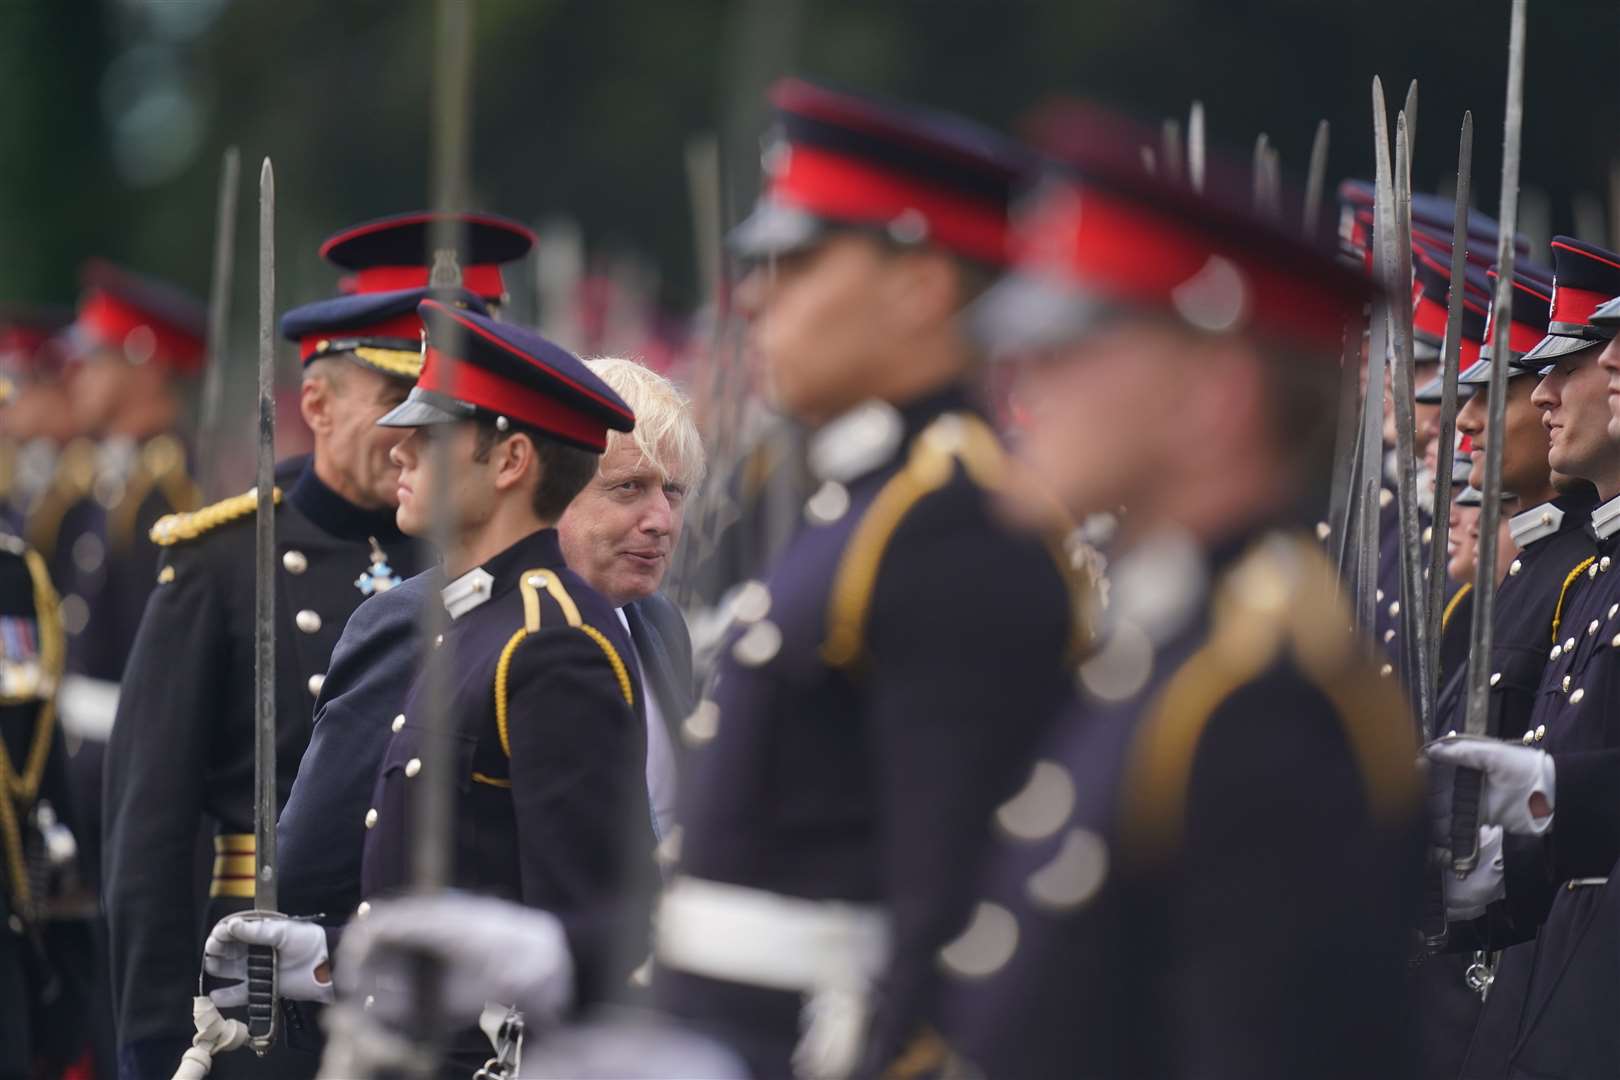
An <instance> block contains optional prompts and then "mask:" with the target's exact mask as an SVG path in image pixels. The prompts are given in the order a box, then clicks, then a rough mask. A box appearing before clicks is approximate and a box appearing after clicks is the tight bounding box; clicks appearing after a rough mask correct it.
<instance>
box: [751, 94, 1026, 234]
mask: <svg viewBox="0 0 1620 1080" xmlns="http://www.w3.org/2000/svg"><path fill="white" fill-rule="evenodd" d="M770 99H771V104H772V105H774V106H775V108H776V118H777V129H778V130H777V133H776V136H775V141H774V142H773V143H772V144H771V145H770V146H769V147H768V148H767V150H766V152H765V172H766V176H765V191H764V193H763V194H761V196H760V199H759V202H758V204H757V205H756V206H755V207H754V210H753V212H752V213H751V214H750V215H749V216H748V218H747V219H746V220H745V221H743V222H742V223H741V224H740V225H738V226H737V228H736V229H734V230H733V231H732V233H731V235H730V237H729V238H728V241H729V243H730V245H731V247H732V249H733V250H734V251H736V252H737V253H738V254H739V255H741V256H743V257H744V258H759V257H764V256H767V255H773V254H776V255H780V254H785V253H787V252H790V251H794V250H798V249H802V248H805V247H808V246H809V245H811V244H813V243H815V242H816V240H817V239H819V238H820V237H821V236H822V234H823V233H824V232H825V231H826V230H827V228H828V227H837V226H845V227H850V226H853V227H859V228H872V229H877V230H886V231H887V232H888V234H889V235H890V236H891V237H892V238H893V239H895V240H896V241H898V242H901V243H906V244H916V243H928V244H934V245H937V246H938V247H941V248H945V249H947V250H949V251H952V252H955V253H956V254H959V255H963V256H966V257H968V258H970V259H975V260H978V261H980V262H986V263H990V264H992V265H995V266H1002V265H1005V264H1006V262H1007V259H1008V255H1009V251H1008V236H1009V229H1008V210H1009V208H1010V207H1011V205H1012V201H1013V198H1014V195H1015V194H1016V193H1017V191H1018V190H1019V189H1020V187H1021V186H1022V185H1023V183H1024V182H1025V181H1026V180H1027V179H1028V178H1029V176H1030V174H1031V170H1032V169H1033V167H1034V162H1035V158H1034V155H1033V154H1031V153H1030V152H1029V151H1028V150H1026V149H1025V148H1024V147H1022V146H1020V145H1018V144H1017V143H1015V142H1013V141H1011V140H1009V139H1006V138H1003V137H1002V136H1000V135H997V134H995V133H994V132H991V131H989V130H987V129H985V128H981V127H979V126H978V125H976V124H974V123H971V122H970V121H967V120H964V119H961V118H960V117H956V116H951V115H949V114H946V113H939V112H933V111H931V110H926V109H920V108H915V107H910V106H899V105H891V104H887V103H879V102H877V101H874V100H872V99H870V98H865V97H858V96H856V95H854V94H848V93H844V92H841V91H837V90H831V89H828V88H827V87H824V86H817V85H815V84H813V83H808V82H804V81H802V80H799V79H785V80H782V81H780V82H778V83H777V84H776V85H775V86H774V87H772V89H771V94H770Z"/></svg>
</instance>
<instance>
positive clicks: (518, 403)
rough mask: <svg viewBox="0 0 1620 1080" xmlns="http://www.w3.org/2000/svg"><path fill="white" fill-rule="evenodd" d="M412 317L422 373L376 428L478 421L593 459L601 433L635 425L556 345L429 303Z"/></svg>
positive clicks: (617, 400) (602, 441) (603, 443)
mask: <svg viewBox="0 0 1620 1080" xmlns="http://www.w3.org/2000/svg"><path fill="white" fill-rule="evenodd" d="M417 311H418V312H419V314H420V315H421V317H422V322H423V323H424V324H426V326H427V338H426V340H425V341H424V343H423V346H422V350H423V351H422V374H421V376H420V377H419V378H418V379H417V381H416V385H415V386H414V387H412V388H411V393H410V396H409V397H407V398H406V399H405V401H404V403H403V404H401V405H399V406H398V407H397V408H395V409H394V410H393V411H392V412H390V413H388V414H387V415H386V416H384V417H383V418H382V419H380V420H378V421H377V423H378V424H379V425H381V426H383V427H425V426H428V425H430V424H451V423H455V422H456V421H459V420H471V419H474V418H475V417H479V416H483V417H488V418H492V419H495V420H496V422H497V423H499V422H501V420H503V419H504V420H505V421H507V422H510V423H514V424H520V425H522V426H523V427H525V428H527V429H529V430H531V431H534V432H537V433H539V434H541V435H544V436H546V437H548V438H551V439H554V440H556V441H557V442H561V443H566V444H568V445H569V446H577V447H579V448H581V449H584V450H594V451H596V452H597V453H601V452H602V451H603V450H604V449H605V448H606V447H607V433H608V432H609V431H629V430H631V429H632V428H633V427H635V424H636V416H635V413H633V412H631V411H630V406H628V405H626V404H625V403H624V399H622V398H621V397H619V395H618V394H615V393H614V392H613V391H612V389H610V388H609V387H608V385H607V383H605V382H603V381H602V380H601V379H599V378H597V376H596V375H595V374H594V373H593V372H592V371H591V369H590V368H588V367H586V366H585V364H584V362H583V361H581V360H580V358H579V357H577V356H575V355H574V354H573V353H571V352H569V351H568V350H567V349H565V348H563V347H562V346H560V345H556V344H553V343H552V342H550V341H547V340H546V339H545V338H543V337H541V336H540V335H539V334H536V333H534V332H532V331H529V330H524V329H523V328H522V327H518V326H513V325H511V324H509V323H498V322H496V321H495V320H494V319H491V318H489V317H487V316H484V315H478V314H475V313H474V312H471V311H466V310H462V309H458V308H454V307H449V306H447V305H445V304H443V303H440V302H439V301H437V300H424V301H422V304H421V306H420V307H419V308H418V309H417Z"/></svg>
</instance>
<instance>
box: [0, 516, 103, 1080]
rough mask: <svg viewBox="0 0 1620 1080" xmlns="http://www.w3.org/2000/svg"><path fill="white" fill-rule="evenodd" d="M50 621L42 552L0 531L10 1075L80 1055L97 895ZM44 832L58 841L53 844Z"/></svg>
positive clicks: (1, 873)
mask: <svg viewBox="0 0 1620 1080" xmlns="http://www.w3.org/2000/svg"><path fill="white" fill-rule="evenodd" d="M57 619H58V613H57V604H56V594H55V592H54V591H53V590H52V588H51V586H50V582H49V579H48V576H47V572H46V570H45V563H44V560H43V558H42V557H40V556H39V555H37V554H35V553H34V552H31V551H26V549H25V548H24V546H23V544H22V542H21V541H20V540H18V539H17V538H16V537H15V536H12V535H10V534H0V657H3V658H4V660H5V662H6V666H7V673H6V677H5V678H4V679H0V1076H4V1077H8V1078H10V1077H18V1078H23V1077H32V1076H60V1075H63V1073H64V1072H65V1070H66V1069H67V1068H68V1067H69V1066H70V1065H72V1064H73V1063H74V1062H76V1061H77V1060H78V1059H79V1058H80V1057H81V1056H82V1055H83V1054H84V1052H85V1049H86V1046H87V1045H88V1040H89V1033H90V1028H89V1025H88V1024H87V1022H86V1021H87V1015H88V1009H89V1007H90V1002H91V1001H92V999H93V991H94V990H95V989H97V987H96V986H94V984H93V983H92V978H93V973H94V971H95V968H94V966H93V953H92V946H93V941H94V926H93V922H92V918H93V916H94V914H95V910H96V908H95V897H94V895H93V894H91V893H90V892H89V891H88V890H87V889H86V888H85V883H86V880H87V879H86V877H85V875H84V874H83V873H82V872H81V871H80V868H79V864H78V862H77V860H76V859H75V857H74V854H75V848H74V844H73V842H72V841H73V838H74V837H76V836H77V834H78V832H79V830H78V828H77V826H78V822H77V821H75V820H74V817H73V811H74V807H73V802H72V799H71V797H70V792H69V787H68V777H67V771H66V764H67V762H66V755H65V753H64V748H63V733H62V730H61V727H60V725H59V723H58V720H57V716H56V713H55V710H54V706H53V703H52V702H51V700H50V698H51V697H52V696H53V694H54V690H55V680H57V679H59V678H60V675H61V665H62V659H63V653H64V651H65V642H64V641H63V634H62V628H61V624H60V623H59V622H58V621H57ZM25 671H26V672H27V673H28V674H26V675H23V672H25ZM20 675H21V676H22V677H21V678H19V677H18V676H20ZM42 815H44V817H42ZM51 819H54V825H50V824H49V821H50V820H51ZM47 826H48V827H47ZM48 839H49V840H50V841H52V842H54V843H55V844H58V845H63V844H65V849H64V848H61V847H58V848H57V849H56V850H55V851H54V852H53V851H51V849H50V847H51V845H50V844H48V843H47V840H48ZM77 854H78V855H79V856H82V855H83V849H82V848H79V849H77ZM19 871H20V872H19Z"/></svg>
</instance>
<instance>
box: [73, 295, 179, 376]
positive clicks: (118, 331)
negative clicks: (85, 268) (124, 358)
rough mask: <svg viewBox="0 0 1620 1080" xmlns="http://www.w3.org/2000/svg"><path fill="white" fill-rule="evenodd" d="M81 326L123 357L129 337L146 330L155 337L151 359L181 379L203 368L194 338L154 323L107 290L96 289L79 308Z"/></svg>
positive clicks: (163, 324) (150, 318)
mask: <svg viewBox="0 0 1620 1080" xmlns="http://www.w3.org/2000/svg"><path fill="white" fill-rule="evenodd" d="M78 325H79V326H80V327H81V328H82V329H84V330H85V331H87V332H88V333H89V334H91V335H92V336H93V337H94V338H95V339H96V340H97V341H98V342H100V343H101V344H102V345H104V346H105V347H106V348H108V349H111V350H113V351H115V352H117V353H119V354H120V355H122V354H123V353H124V349H125V344H126V342H127V341H128V339H129V335H130V334H131V333H133V332H134V331H136V330H140V329H143V328H144V329H146V330H147V331H149V332H150V333H151V334H152V357H151V358H152V359H153V360H155V361H156V362H157V363H160V364H163V365H164V366H165V367H168V368H171V369H173V370H174V371H175V372H177V373H178V374H181V375H193V374H196V372H197V371H198V369H199V368H201V367H202V358H203V343H202V342H201V341H199V340H198V339H197V338H196V337H194V336H193V335H192V334H190V333H187V332H185V331H183V330H179V329H177V328H175V327H172V326H169V325H168V324H166V323H163V322H159V321H157V320H155V319H153V318H152V317H151V316H150V315H148V314H147V313H146V312H144V311H142V310H140V309H139V308H135V307H131V306H130V305H129V304H126V303H124V302H123V301H122V300H120V299H119V298H118V297H116V296H114V295H113V294H112V293H109V292H107V291H106V290H104V289H95V290H92V291H91V292H90V294H89V295H88V296H86V297H85V299H84V302H83V303H82V304H81V305H80V306H79V318H78Z"/></svg>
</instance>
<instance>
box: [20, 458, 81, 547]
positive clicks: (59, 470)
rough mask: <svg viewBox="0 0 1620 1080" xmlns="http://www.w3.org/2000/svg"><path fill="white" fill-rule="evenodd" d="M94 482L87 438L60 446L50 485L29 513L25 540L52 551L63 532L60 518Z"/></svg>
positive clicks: (25, 526)
mask: <svg viewBox="0 0 1620 1080" xmlns="http://www.w3.org/2000/svg"><path fill="white" fill-rule="evenodd" d="M95 481H96V447H95V444H94V443H92V442H91V441H90V440H89V439H85V438H78V439H74V440H73V441H72V442H70V443H68V444H67V446H65V447H63V449H62V454H61V457H60V458H58V460H57V463H56V473H55V475H54V476H52V478H51V485H50V487H49V488H47V489H46V491H45V494H44V495H43V496H41V497H40V500H39V503H38V504H37V505H36V506H35V507H34V508H33V510H32V511H31V512H30V513H29V515H28V520H27V522H26V524H25V525H24V526H23V531H24V537H23V538H24V539H25V540H27V541H28V545H29V546H30V547H32V548H34V549H35V550H36V551H55V550H56V542H57V540H58V538H59V534H60V533H61V531H62V519H63V518H64V517H66V516H67V512H68V511H69V510H70V509H72V508H73V505H74V504H75V503H77V502H78V501H79V500H80V499H82V498H84V497H85V496H86V495H88V494H90V489H91V488H92V487H93V486H94V485H95Z"/></svg>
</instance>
